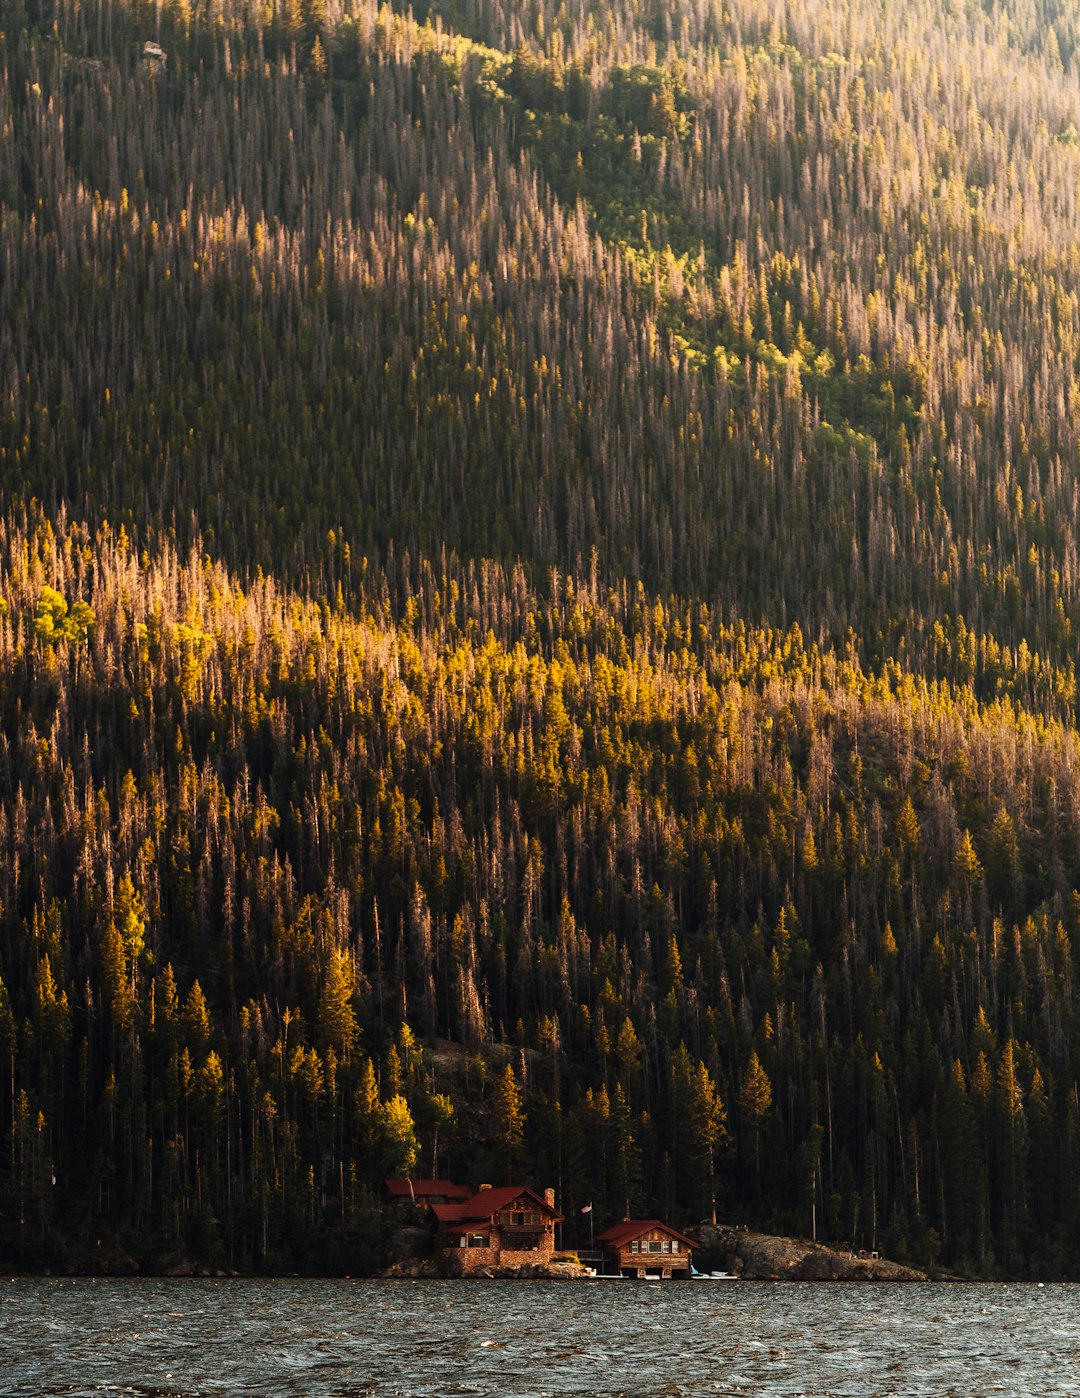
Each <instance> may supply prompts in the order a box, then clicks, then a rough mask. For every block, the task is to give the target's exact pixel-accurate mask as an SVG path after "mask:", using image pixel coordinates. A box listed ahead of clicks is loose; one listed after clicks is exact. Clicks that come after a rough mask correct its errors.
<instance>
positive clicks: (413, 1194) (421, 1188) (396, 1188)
mask: <svg viewBox="0 0 1080 1398" xmlns="http://www.w3.org/2000/svg"><path fill="white" fill-rule="evenodd" d="M472 1194H473V1192H472V1190H471V1189H470V1188H469V1187H468V1185H465V1184H455V1183H454V1181H453V1180H384V1181H383V1197H384V1199H385V1201H386V1203H387V1204H388V1205H389V1207H390V1209H391V1210H392V1211H393V1212H394V1213H395V1214H398V1215H399V1216H400V1215H402V1214H405V1213H407V1212H408V1211H409V1210H410V1209H420V1210H421V1211H425V1210H427V1209H430V1208H431V1206H432V1205H433V1204H463V1203H464V1202H465V1200H466V1199H471V1198H472Z"/></svg>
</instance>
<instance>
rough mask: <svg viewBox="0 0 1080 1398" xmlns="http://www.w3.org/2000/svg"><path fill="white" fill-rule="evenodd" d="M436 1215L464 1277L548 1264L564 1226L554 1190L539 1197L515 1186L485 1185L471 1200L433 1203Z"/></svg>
mask: <svg viewBox="0 0 1080 1398" xmlns="http://www.w3.org/2000/svg"><path fill="white" fill-rule="evenodd" d="M432 1213H433V1214H434V1215H435V1217H436V1218H437V1219H438V1221H439V1226H440V1228H441V1230H442V1233H443V1235H444V1238H445V1242H446V1250H447V1251H448V1252H453V1253H456V1254H457V1261H458V1263H459V1265H460V1266H461V1270H462V1271H463V1272H475V1271H477V1270H479V1269H480V1268H483V1267H522V1266H529V1265H534V1264H537V1263H542V1262H550V1260H551V1257H552V1255H553V1253H554V1251H555V1225H556V1224H557V1223H561V1222H562V1215H561V1214H559V1213H558V1212H557V1211H556V1209H555V1191H554V1190H553V1189H545V1190H544V1193H543V1195H542V1196H541V1195H539V1194H536V1193H534V1192H533V1191H532V1190H531V1189H527V1188H525V1187H524V1186H522V1185H517V1184H510V1185H502V1186H500V1187H499V1188H496V1189H492V1187H491V1186H490V1185H485V1184H482V1185H481V1186H480V1188H479V1190H478V1191H477V1192H476V1193H475V1194H474V1195H473V1196H472V1197H471V1198H470V1199H466V1200H464V1201H460V1202H459V1201H455V1202H452V1203H446V1204H434V1205H432Z"/></svg>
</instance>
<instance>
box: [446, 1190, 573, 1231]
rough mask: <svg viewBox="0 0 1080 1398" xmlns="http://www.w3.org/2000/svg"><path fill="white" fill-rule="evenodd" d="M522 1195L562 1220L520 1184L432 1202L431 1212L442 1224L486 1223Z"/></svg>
mask: <svg viewBox="0 0 1080 1398" xmlns="http://www.w3.org/2000/svg"><path fill="white" fill-rule="evenodd" d="M522 1195H528V1197H529V1201H530V1206H535V1207H536V1208H539V1209H542V1210H543V1211H544V1212H545V1213H547V1214H549V1215H550V1216H551V1218H552V1219H553V1220H554V1222H556V1223H559V1222H561V1221H562V1215H561V1214H558V1213H556V1212H555V1210H554V1209H553V1208H552V1207H551V1205H550V1204H548V1203H547V1202H546V1201H545V1200H544V1199H543V1198H542V1197H541V1196H540V1195H539V1194H535V1193H534V1192H533V1191H532V1190H531V1189H529V1188H527V1187H526V1186H525V1185H520V1184H504V1185H500V1186H499V1187H498V1188H497V1189H482V1190H480V1192H479V1194H474V1195H472V1197H471V1198H469V1199H466V1200H464V1202H462V1203H453V1204H433V1205H432V1212H433V1213H434V1214H435V1217H436V1218H437V1219H438V1220H439V1222H440V1223H443V1224H455V1223H457V1224H462V1225H465V1224H468V1223H487V1222H488V1221H489V1220H490V1219H492V1218H493V1217H494V1216H495V1214H497V1213H498V1212H499V1210H500V1209H505V1208H506V1207H507V1206H508V1205H510V1204H512V1203H513V1202H514V1200H515V1199H520V1198H521V1196H522Z"/></svg>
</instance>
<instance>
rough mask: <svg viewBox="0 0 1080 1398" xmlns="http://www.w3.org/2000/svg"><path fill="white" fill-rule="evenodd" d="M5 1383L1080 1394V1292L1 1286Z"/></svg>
mask: <svg viewBox="0 0 1080 1398" xmlns="http://www.w3.org/2000/svg"><path fill="white" fill-rule="evenodd" d="M0 1393H3V1394H4V1395H5V1398H6V1396H7V1395H26V1394H102V1393H106V1394H111V1393H135V1394H155V1395H162V1398H164V1396H165V1395H181V1394H222V1393H228V1394H233V1393H236V1394H294V1393H295V1394H312V1395H331V1394H333V1395H341V1398H345V1395H371V1398H376V1396H377V1398H384V1395H385V1398H399V1396H400V1398H406V1395H408V1398H456V1396H457V1395H467V1394H478V1395H490V1394H499V1395H504V1394H505V1395H514V1398H540V1395H547V1394H560V1395H562V1394H575V1395H603V1398H616V1396H617V1395H620V1394H622V1395H625V1398H631V1395H633V1398H669V1396H670V1398H675V1396H676V1395H684V1394H685V1395H699V1394H733V1395H743V1394H745V1395H751V1394H752V1395H755V1396H756V1395H763V1396H764V1398H772V1395H784V1396H785V1398H789V1396H790V1398H795V1395H805V1398H810V1395H813V1398H841V1395H844V1398H847V1395H850V1396H851V1398H868V1395H882V1398H901V1395H927V1398H946V1396H947V1395H957V1398H979V1396H980V1395H983V1394H997V1393H1001V1394H1007V1395H1009V1396H1010V1398H1022V1395H1027V1394H1031V1395H1038V1396H1039V1398H1047V1395H1057V1394H1072V1393H1076V1394H1080V1287H1076V1286H1047V1287H1035V1286H968V1285H936V1286H907V1287H902V1286H884V1285H862V1286H858V1285H856V1286H848V1285H842V1284H835V1283H834V1284H829V1285H820V1284H818V1285H814V1284H807V1285H801V1286H800V1285H790V1284H789V1285H777V1284H769V1283H760V1284H759V1283H723V1282H713V1283H709V1282H682V1283H680V1282H670V1283H645V1282H638V1283H634V1282H611V1283H607V1282H577V1283H574V1282H569V1283H565V1282H564V1283H559V1282H405V1281H402V1282H383V1281H355V1282H351V1281H295V1280H286V1281H249V1280H244V1281H239V1280H229V1281H195V1280H190V1281H179V1280H176V1281H171V1280H145V1281H141V1280H133V1281H116V1280H107V1281H106V1280H98V1281H94V1280H77V1281H70V1280H64V1281H60V1280H26V1279H23V1278H16V1279H14V1280H7V1279H4V1280H3V1281H0Z"/></svg>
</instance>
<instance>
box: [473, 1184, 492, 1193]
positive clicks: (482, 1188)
mask: <svg viewBox="0 0 1080 1398" xmlns="http://www.w3.org/2000/svg"><path fill="white" fill-rule="evenodd" d="M490 1188H491V1185H489V1184H482V1185H481V1186H480V1188H479V1189H478V1190H477V1191H476V1192H477V1194H483V1192H484V1190H485V1189H490Z"/></svg>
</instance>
